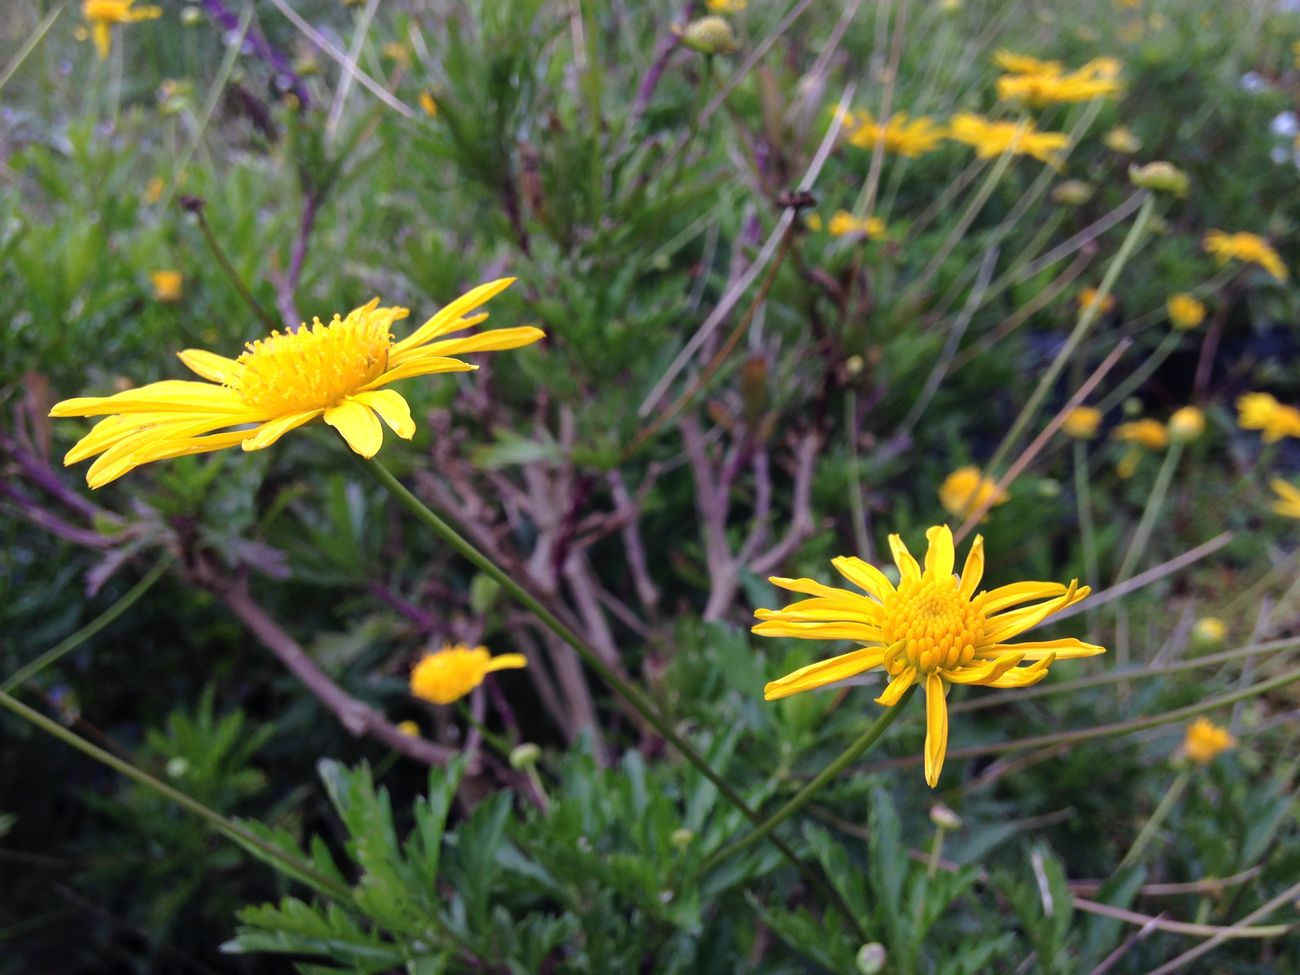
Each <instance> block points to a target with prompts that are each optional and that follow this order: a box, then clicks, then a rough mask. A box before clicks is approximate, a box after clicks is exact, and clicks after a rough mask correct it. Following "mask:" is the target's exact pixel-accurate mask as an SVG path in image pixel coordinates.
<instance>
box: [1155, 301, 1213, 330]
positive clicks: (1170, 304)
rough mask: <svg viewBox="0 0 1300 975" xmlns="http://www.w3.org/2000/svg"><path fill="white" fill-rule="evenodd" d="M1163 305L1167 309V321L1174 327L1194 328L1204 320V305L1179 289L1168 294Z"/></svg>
mask: <svg viewBox="0 0 1300 975" xmlns="http://www.w3.org/2000/svg"><path fill="white" fill-rule="evenodd" d="M1165 307H1166V308H1167V309H1168V311H1169V323H1170V324H1171V325H1173V327H1174V328H1179V329H1184V330H1186V329H1191V328H1195V327H1196V326H1197V325H1199V324H1201V322H1203V321H1204V320H1205V305H1204V304H1203V303H1201V302H1199V301H1197V300H1196V299H1195V298H1193V297H1192V296H1191V295H1189V294H1184V293H1183V292H1181V291H1180V292H1179V293H1178V294H1176V295H1170V296H1169V300H1168V301H1166V302H1165Z"/></svg>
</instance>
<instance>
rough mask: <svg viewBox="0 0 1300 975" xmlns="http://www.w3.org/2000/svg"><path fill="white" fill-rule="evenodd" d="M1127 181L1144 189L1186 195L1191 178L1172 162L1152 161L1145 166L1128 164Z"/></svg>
mask: <svg viewBox="0 0 1300 975" xmlns="http://www.w3.org/2000/svg"><path fill="white" fill-rule="evenodd" d="M1128 178H1129V181H1130V182H1131V183H1132V184H1133V185H1134V186H1137V187H1140V188H1142V189H1144V190H1154V191H1155V192H1157V193H1172V194H1173V195H1174V196H1186V195H1187V188H1188V187H1189V186H1190V185H1191V180H1190V179H1188V177H1187V174H1186V173H1185V172H1183V171H1182V170H1181V169H1179V168H1178V167H1177V166H1175V165H1174V164H1173V163H1167V162H1153V163H1147V164H1146V165H1145V166H1129V168H1128Z"/></svg>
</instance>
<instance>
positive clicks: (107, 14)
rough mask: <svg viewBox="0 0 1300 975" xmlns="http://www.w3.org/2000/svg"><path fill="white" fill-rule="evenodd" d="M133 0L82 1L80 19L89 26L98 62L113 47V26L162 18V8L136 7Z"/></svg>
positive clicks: (104, 58) (104, 57)
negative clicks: (97, 53) (132, 7)
mask: <svg viewBox="0 0 1300 975" xmlns="http://www.w3.org/2000/svg"><path fill="white" fill-rule="evenodd" d="M133 3H135V0H82V4H81V17H82V19H83V20H84V21H85V22H86V23H87V24H88V25H90V37H91V38H92V39H93V40H94V42H95V50H96V51H97V52H99V60H101V61H103V60H106V59H107V58H108V52H109V51H110V50H112V47H113V34H112V27H113V25H114V24H130V23H134V22H136V21H139V20H154V19H155V18H158V17H161V16H162V7H136V8H135V9H134V10H133V9H131V5H132V4H133Z"/></svg>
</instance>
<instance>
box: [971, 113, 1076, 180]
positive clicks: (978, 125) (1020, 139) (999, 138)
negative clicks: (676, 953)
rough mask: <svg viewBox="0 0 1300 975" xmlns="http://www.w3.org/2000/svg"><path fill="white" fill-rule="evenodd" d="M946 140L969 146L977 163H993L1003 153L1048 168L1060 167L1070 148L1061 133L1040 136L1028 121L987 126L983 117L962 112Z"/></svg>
mask: <svg viewBox="0 0 1300 975" xmlns="http://www.w3.org/2000/svg"><path fill="white" fill-rule="evenodd" d="M948 137H949V138H951V139H953V140H955V141H957V142H961V143H964V144H966V145H968V146H972V147H974V149H975V154H976V155H977V156H978V157H979V158H980V159H993V158H996V157H997V156H1000V155H1002V154H1003V153H1004V152H1009V153H1012V154H1013V155H1017V156H1032V157H1033V158H1035V159H1037V160H1038V161H1040V162H1044V163H1047V164H1048V165H1049V166H1053V167H1056V168H1059V167H1060V164H1061V159H1060V153H1061V151H1062V150H1063V149H1065V148H1066V147H1067V146H1069V144H1070V137H1069V136H1068V135H1066V134H1065V133H1064V132H1040V131H1038V129H1037V127H1036V126H1035V125H1034V123H1033V121H1032V120H1031V119H1024V120H1022V121H1020V122H990V121H989V120H988V119H986V118H985V117H984V116H982V115H976V114H974V113H972V112H963V113H962V114H960V115H957V116H955V117H954V118H953V120H952V122H951V123H949V126H948Z"/></svg>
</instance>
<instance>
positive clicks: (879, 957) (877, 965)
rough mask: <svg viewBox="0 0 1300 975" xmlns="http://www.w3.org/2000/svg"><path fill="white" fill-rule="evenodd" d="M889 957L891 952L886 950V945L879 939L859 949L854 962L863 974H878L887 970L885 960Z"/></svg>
mask: <svg viewBox="0 0 1300 975" xmlns="http://www.w3.org/2000/svg"><path fill="white" fill-rule="evenodd" d="M888 958H889V953H888V952H886V951H885V946H884V945H882V944H881V943H880V942H879V941H871V942H869V943H867V944H865V945H863V946H862V947H861V948H859V949H858V955H857V957H856V958H855V959H854V962H855V963H856V964H857V967H858V971H859V972H861V973H862V975H878V973H879V972H883V971H884V970H885V961H886V960H887V959H888Z"/></svg>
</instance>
